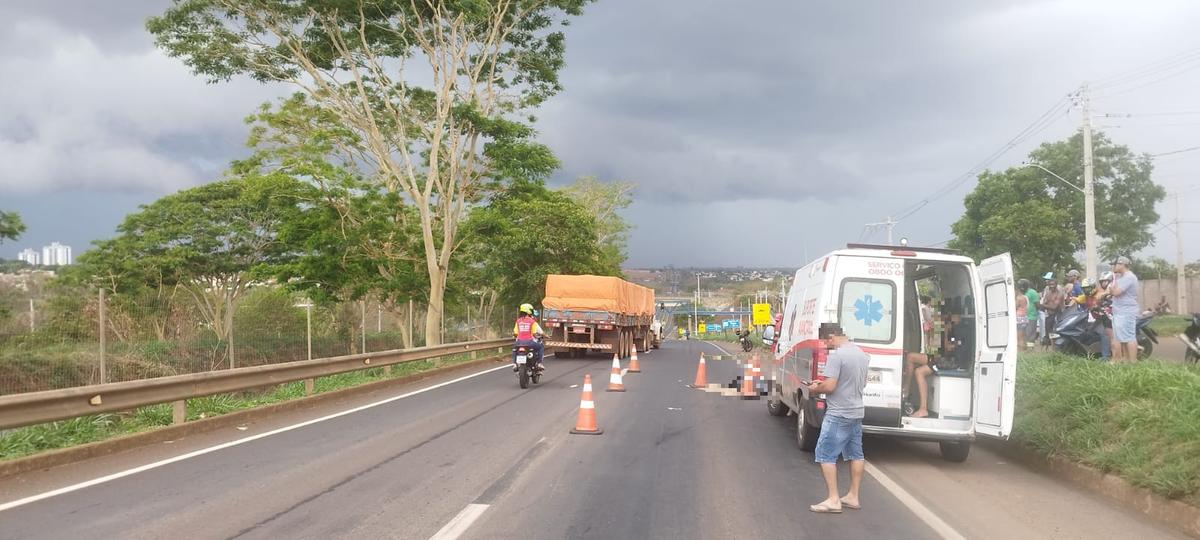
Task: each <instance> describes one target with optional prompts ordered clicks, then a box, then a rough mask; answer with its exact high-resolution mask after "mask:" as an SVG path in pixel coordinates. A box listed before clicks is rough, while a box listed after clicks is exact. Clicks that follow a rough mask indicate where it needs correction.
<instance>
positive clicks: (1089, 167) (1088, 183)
mask: <svg viewBox="0 0 1200 540" xmlns="http://www.w3.org/2000/svg"><path fill="white" fill-rule="evenodd" d="M1079 93H1080V100H1081V103H1082V105H1083V219H1084V233H1083V234H1084V237H1083V241H1084V251H1085V256H1086V258H1087V277H1088V279H1090V280H1092V281H1093V282H1094V281H1095V280H1096V268H1097V266H1099V265H1098V262H1099V261H1098V260H1097V255H1096V192H1095V189H1094V187H1093V186H1094V181H1095V164H1094V163H1093V160H1092V110H1091V98H1090V97H1089V96H1088V83H1087V82H1084V83H1083V87H1082V88H1081V89H1080V91H1079Z"/></svg>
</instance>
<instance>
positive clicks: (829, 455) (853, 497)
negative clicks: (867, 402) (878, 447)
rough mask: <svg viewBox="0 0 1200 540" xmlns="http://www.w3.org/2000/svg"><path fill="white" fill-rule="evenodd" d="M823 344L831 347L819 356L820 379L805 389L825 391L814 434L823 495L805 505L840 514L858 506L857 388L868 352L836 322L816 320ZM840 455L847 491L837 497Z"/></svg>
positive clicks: (860, 412) (860, 410) (863, 382)
mask: <svg viewBox="0 0 1200 540" xmlns="http://www.w3.org/2000/svg"><path fill="white" fill-rule="evenodd" d="M817 334H818V336H817V337H819V338H820V339H821V340H823V341H824V342H825V346H826V347H828V348H830V349H832V350H831V351H830V353H829V356H828V358H827V359H826V361H825V379H824V380H822V381H816V382H811V383H809V385H808V391H809V392H810V395H811V394H826V395H827V397H826V398H825V404H826V405H825V418H824V420H823V421H822V422H821V435H820V436H819V437H818V438H817V447H816V461H817V463H819V464H821V475H822V476H823V477H825V487H826V490H827V495H826V497H825V500H823V501H821V502H819V503H817V504H814V505H811V506H809V507H808V509H809V510H811V511H813V512H817V513H822V514H840V513H842V508H843V507H845V508H852V509H859V508H861V505H860V501H859V497H858V488H859V485H861V483H862V476H863V471H864V470H865V469H866V457H865V456H864V455H863V448H862V422H863V416H864V414H865V412H866V409H865V408H864V407H863V397H862V394H863V388H865V387H866V386H867V363H868V362H869V361H870V357H868V356H867V353H865V352H863V350H862V349H860V348H859V347H858V345H855V344H854V343H852V342H851V341H850V340H849V339H848V338H847V337H846V334H845V333H844V332H843V331H842V327H841V326H838V325H837V324H835V323H822V324H821V328H820V329H819V330H818V332H817ZM838 455H841V456H842V458H843V459H845V460H846V461H847V462H849V464H850V491H849V492H848V493H846V496H845V497H839V494H840V492H839V491H838V478H837V460H838Z"/></svg>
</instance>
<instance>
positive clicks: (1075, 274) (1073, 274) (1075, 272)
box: [1067, 270, 1079, 279]
mask: <svg viewBox="0 0 1200 540" xmlns="http://www.w3.org/2000/svg"><path fill="white" fill-rule="evenodd" d="M1067 277H1073V278H1075V279H1079V270H1071V271H1070V272H1067Z"/></svg>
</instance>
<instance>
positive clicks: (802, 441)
mask: <svg viewBox="0 0 1200 540" xmlns="http://www.w3.org/2000/svg"><path fill="white" fill-rule="evenodd" d="M820 434H821V430H819V429H817V428H815V427H812V426H810V425H808V413H806V412H804V406H803V405H801V406H800V410H798V411H796V444H797V445H799V446H800V449H801V450H804V451H805V452H812V451H813V450H816V448H817V436H819V435H820Z"/></svg>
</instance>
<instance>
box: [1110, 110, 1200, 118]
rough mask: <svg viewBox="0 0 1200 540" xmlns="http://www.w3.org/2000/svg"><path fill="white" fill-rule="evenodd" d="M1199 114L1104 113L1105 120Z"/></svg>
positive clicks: (1194, 112) (1183, 112) (1192, 112)
mask: <svg viewBox="0 0 1200 540" xmlns="http://www.w3.org/2000/svg"><path fill="white" fill-rule="evenodd" d="M1194 114H1200V111H1175V112H1152V113H1104V115H1103V116H1104V117H1105V118H1141V117H1144V116H1189V115H1194Z"/></svg>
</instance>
